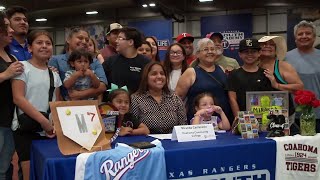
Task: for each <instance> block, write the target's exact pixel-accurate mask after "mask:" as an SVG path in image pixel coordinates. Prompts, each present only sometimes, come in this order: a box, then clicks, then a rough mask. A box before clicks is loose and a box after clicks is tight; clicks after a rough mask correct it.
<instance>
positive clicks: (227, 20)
mask: <svg viewBox="0 0 320 180" xmlns="http://www.w3.org/2000/svg"><path fill="white" fill-rule="evenodd" d="M252 22H253V21H252V14H236V15H222V16H207V17H201V37H205V36H206V34H209V33H211V32H219V33H221V34H222V36H223V40H222V45H223V49H224V53H223V54H224V55H225V56H228V57H232V58H234V59H236V60H238V61H240V58H239V55H238V50H239V42H240V41H241V40H242V39H244V38H249V37H252V27H253V26H252Z"/></svg>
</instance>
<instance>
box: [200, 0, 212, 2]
mask: <svg viewBox="0 0 320 180" xmlns="http://www.w3.org/2000/svg"><path fill="white" fill-rule="evenodd" d="M210 1H213V0H199V2H210Z"/></svg>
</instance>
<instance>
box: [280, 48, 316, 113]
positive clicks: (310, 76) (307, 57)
mask: <svg viewBox="0 0 320 180" xmlns="http://www.w3.org/2000/svg"><path fill="white" fill-rule="evenodd" d="M285 60H286V61H287V62H288V63H289V64H291V65H292V66H293V67H294V68H295V69H296V71H297V73H298V74H299V76H300V78H301V80H302V82H303V84H304V89H307V90H311V91H313V92H314V93H315V94H316V96H317V98H320V50H318V49H314V51H313V52H312V53H309V54H304V53H301V52H299V51H298V49H297V48H296V49H293V50H291V51H289V52H287V55H286V58H285ZM315 113H316V117H317V119H320V108H317V109H315Z"/></svg>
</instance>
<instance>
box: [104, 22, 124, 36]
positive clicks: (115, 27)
mask: <svg viewBox="0 0 320 180" xmlns="http://www.w3.org/2000/svg"><path fill="white" fill-rule="evenodd" d="M117 29H122V26H121V24H119V23H112V24H110V25H109V27H108V30H107V35H108V34H110V33H111V31H113V30H117Z"/></svg>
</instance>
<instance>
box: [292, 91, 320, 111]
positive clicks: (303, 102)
mask: <svg viewBox="0 0 320 180" xmlns="http://www.w3.org/2000/svg"><path fill="white" fill-rule="evenodd" d="M294 95H295V97H294V102H295V103H296V104H297V105H298V106H297V107H296V111H298V112H301V111H305V110H307V111H311V109H312V108H317V107H319V106H320V100H319V99H317V98H316V95H315V94H314V93H313V92H312V91H309V90H298V91H296V92H295V94H294Z"/></svg>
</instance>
